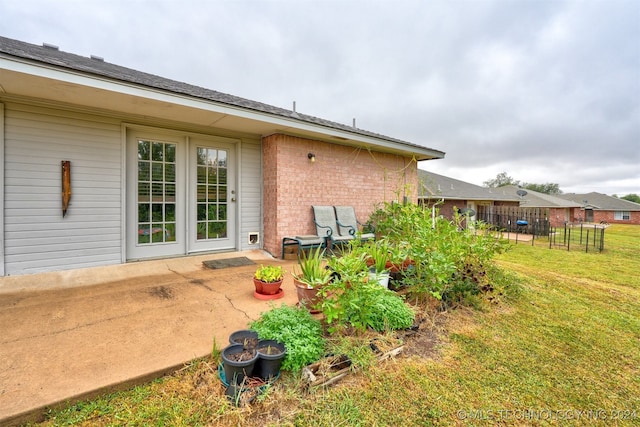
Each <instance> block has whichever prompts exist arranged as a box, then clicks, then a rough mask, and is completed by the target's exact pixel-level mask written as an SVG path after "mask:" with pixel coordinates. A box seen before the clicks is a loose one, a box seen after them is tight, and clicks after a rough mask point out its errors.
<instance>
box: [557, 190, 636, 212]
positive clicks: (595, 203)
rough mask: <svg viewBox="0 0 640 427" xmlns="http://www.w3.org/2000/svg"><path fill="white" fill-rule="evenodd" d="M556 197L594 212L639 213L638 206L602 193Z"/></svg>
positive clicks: (569, 194) (571, 194)
mask: <svg viewBox="0 0 640 427" xmlns="http://www.w3.org/2000/svg"><path fill="white" fill-rule="evenodd" d="M558 197H560V198H562V199H565V200H571V201H573V202H576V203H580V205H581V206H583V207H584V206H586V207H588V208H591V209H594V210H602V211H640V204H638V203H634V202H631V201H629V200H625V199H618V198H617V197H611V196H607V195H606V194H602V193H596V192H591V193H585V194H576V193H567V194H560V195H559V196H558Z"/></svg>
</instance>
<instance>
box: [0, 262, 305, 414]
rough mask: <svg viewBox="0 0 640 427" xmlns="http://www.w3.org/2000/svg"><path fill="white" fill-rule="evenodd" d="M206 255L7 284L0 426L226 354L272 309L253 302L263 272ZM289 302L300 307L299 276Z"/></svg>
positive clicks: (1, 301) (288, 287)
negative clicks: (241, 332)
mask: <svg viewBox="0 0 640 427" xmlns="http://www.w3.org/2000/svg"><path fill="white" fill-rule="evenodd" d="M238 256H244V257H247V258H249V259H251V260H252V261H254V262H255V263H256V264H258V265H259V264H260V263H269V264H279V265H283V267H284V268H285V270H286V271H287V272H289V273H290V272H291V271H292V268H293V266H294V262H293V261H282V260H276V259H273V258H271V257H270V256H268V255H267V254H265V253H264V252H261V251H249V252H235V253H227V254H216V255H211V254H209V255H199V256H190V257H183V258H174V259H164V260H157V261H144V262H136V263H129V264H124V265H116V266H109V267H99V268H90V269H82V270H73V271H64V272H56V273H43V274H35V275H27V276H16V277H2V278H0V331H2V333H1V334H0V426H5V425H18V424H21V423H24V422H27V421H35V420H38V419H41V417H42V415H43V414H44V411H45V410H46V408H48V407H52V406H56V405H60V404H64V403H66V402H69V401H77V400H79V399H85V398H90V397H93V396H96V395H98V394H101V393H104V392H106V391H111V390H115V389H122V388H126V387H130V386H132V385H134V384H139V383H142V382H145V381H149V380H151V379H153V378H156V377H159V376H161V375H163V374H165V373H168V372H171V371H173V370H175V369H176V368H180V367H182V366H184V364H185V363H187V362H189V361H190V360H192V359H194V358H198V357H202V356H205V355H207V354H209V353H210V352H211V351H212V348H213V345H214V343H215V345H216V346H217V347H218V348H220V349H221V348H223V347H224V346H226V345H227V343H228V337H229V334H230V333H231V332H233V331H235V330H238V329H244V328H246V326H247V324H248V323H249V322H250V321H251V320H253V319H256V318H258V316H259V315H260V313H261V312H263V311H266V310H268V309H269V306H270V303H271V302H270V301H263V300H258V299H256V298H254V296H253V291H254V287H253V283H252V281H251V278H252V276H253V273H254V271H255V269H256V268H257V265H249V266H242V267H232V268H225V269H220V270H212V269H208V268H204V267H203V265H202V262H203V261H205V260H212V259H222V258H231V257H238ZM283 289H284V297H283V298H281V299H278V300H274V301H273V302H275V304H277V305H280V304H281V303H287V304H294V303H296V302H297V297H296V291H295V287H294V285H293V280H292V277H291V274H286V275H285V282H284V284H283Z"/></svg>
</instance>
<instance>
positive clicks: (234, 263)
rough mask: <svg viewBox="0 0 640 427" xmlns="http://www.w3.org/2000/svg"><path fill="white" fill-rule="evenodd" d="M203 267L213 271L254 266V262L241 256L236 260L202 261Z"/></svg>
mask: <svg viewBox="0 0 640 427" xmlns="http://www.w3.org/2000/svg"><path fill="white" fill-rule="evenodd" d="M202 263H203V264H204V266H205V267H207V268H211V269H214V270H219V269H221V268H227V267H242V266H244V265H254V264H255V262H253V261H251V260H250V259H249V258H247V257H244V256H241V257H237V258H227V259H212V260H209V261H202Z"/></svg>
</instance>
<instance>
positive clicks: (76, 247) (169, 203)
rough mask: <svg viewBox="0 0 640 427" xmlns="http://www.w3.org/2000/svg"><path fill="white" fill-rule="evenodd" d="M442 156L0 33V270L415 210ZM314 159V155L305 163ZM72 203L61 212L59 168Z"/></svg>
mask: <svg viewBox="0 0 640 427" xmlns="http://www.w3.org/2000/svg"><path fill="white" fill-rule="evenodd" d="M443 157H444V153H443V152H442V151H438V150H434V149H430V148H426V147H423V146H421V145H417V144H412V143H409V142H405V141H401V140H398V139H395V138H391V137H387V136H383V135H379V134H376V133H373V132H368V131H365V130H362V129H358V128H356V127H354V126H348V125H343V124H339V123H335V122H331V121H328V120H323V119H320V118H317V117H312V116H308V115H304V114H301V113H299V112H297V111H293V110H286V109H283V108H278V107H274V106H271V105H267V104H262V103H259V102H255V101H251V100H248V99H243V98H239V97H235V96H231V95H227V94H223V93H220V92H216V91H213V90H209V89H205V88H202V87H197V86H193V85H189V84H185V83H182V82H178V81H174V80H169V79H165V78H162V77H158V76H155V75H151V74H147V73H143V72H140V71H136V70H132V69H128V68H125V67H121V66H118V65H114V64H111V63H108V62H106V61H104V60H103V59H102V58H100V57H95V56H91V57H83V56H79V55H75V54H70V53H66V52H63V51H60V50H59V49H58V48H57V47H56V46H51V45H46V44H45V45H43V46H37V45H33V44H29V43H24V42H20V41H17V40H12V39H7V38H2V37H0V158H2V162H0V193H1V194H0V196H1V197H0V239H1V241H0V276H5V275H19V274H27V273H37V272H45V271H58V270H68V269H75V268H83V267H94V266H102V265H112V264H119V263H125V262H127V261H130V260H139V259H150V258H162V257H172V256H182V255H188V254H196V253H206V252H211V251H240V250H249V249H264V250H266V251H268V252H270V253H271V254H273V255H275V256H279V255H280V248H281V245H280V242H281V240H282V237H284V236H288V235H300V234H311V233H312V232H313V231H314V227H313V220H312V218H313V216H312V210H311V205H314V204H320V205H353V206H354V207H355V209H356V213H357V215H358V217H359V218H361V219H366V218H367V217H368V215H369V213H370V212H372V211H373V210H374V209H375V207H376V205H377V204H379V203H381V202H383V201H393V200H397V199H398V200H402V199H403V198H404V197H407V198H408V199H409V200H412V201H417V187H418V176H417V165H418V162H420V161H423V160H431V159H440V158H443ZM312 160H314V161H312ZM62 162H69V163H68V164H70V170H71V174H70V181H69V183H70V191H71V200H70V203H69V205H68V209H67V213H66V215H65V216H64V217H63V215H62V204H63V202H62V200H61V182H62V175H61V164H62Z"/></svg>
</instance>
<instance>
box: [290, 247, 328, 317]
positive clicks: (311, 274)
mask: <svg viewBox="0 0 640 427" xmlns="http://www.w3.org/2000/svg"><path fill="white" fill-rule="evenodd" d="M324 253H325V251H324V249H322V248H315V249H309V253H308V254H305V253H304V252H303V253H302V256H301V257H300V259H299V260H298V267H299V268H300V271H299V272H294V273H293V284H294V285H295V286H296V292H297V293H298V301H299V303H300V305H301V306H303V307H306V308H307V309H309V310H310V311H311V312H318V310H316V307H317V305H318V303H319V302H320V297H319V295H318V290H319V289H320V288H321V287H322V286H324V285H326V284H327V283H329V281H330V280H331V270H328V269H326V268H325V265H324Z"/></svg>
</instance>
